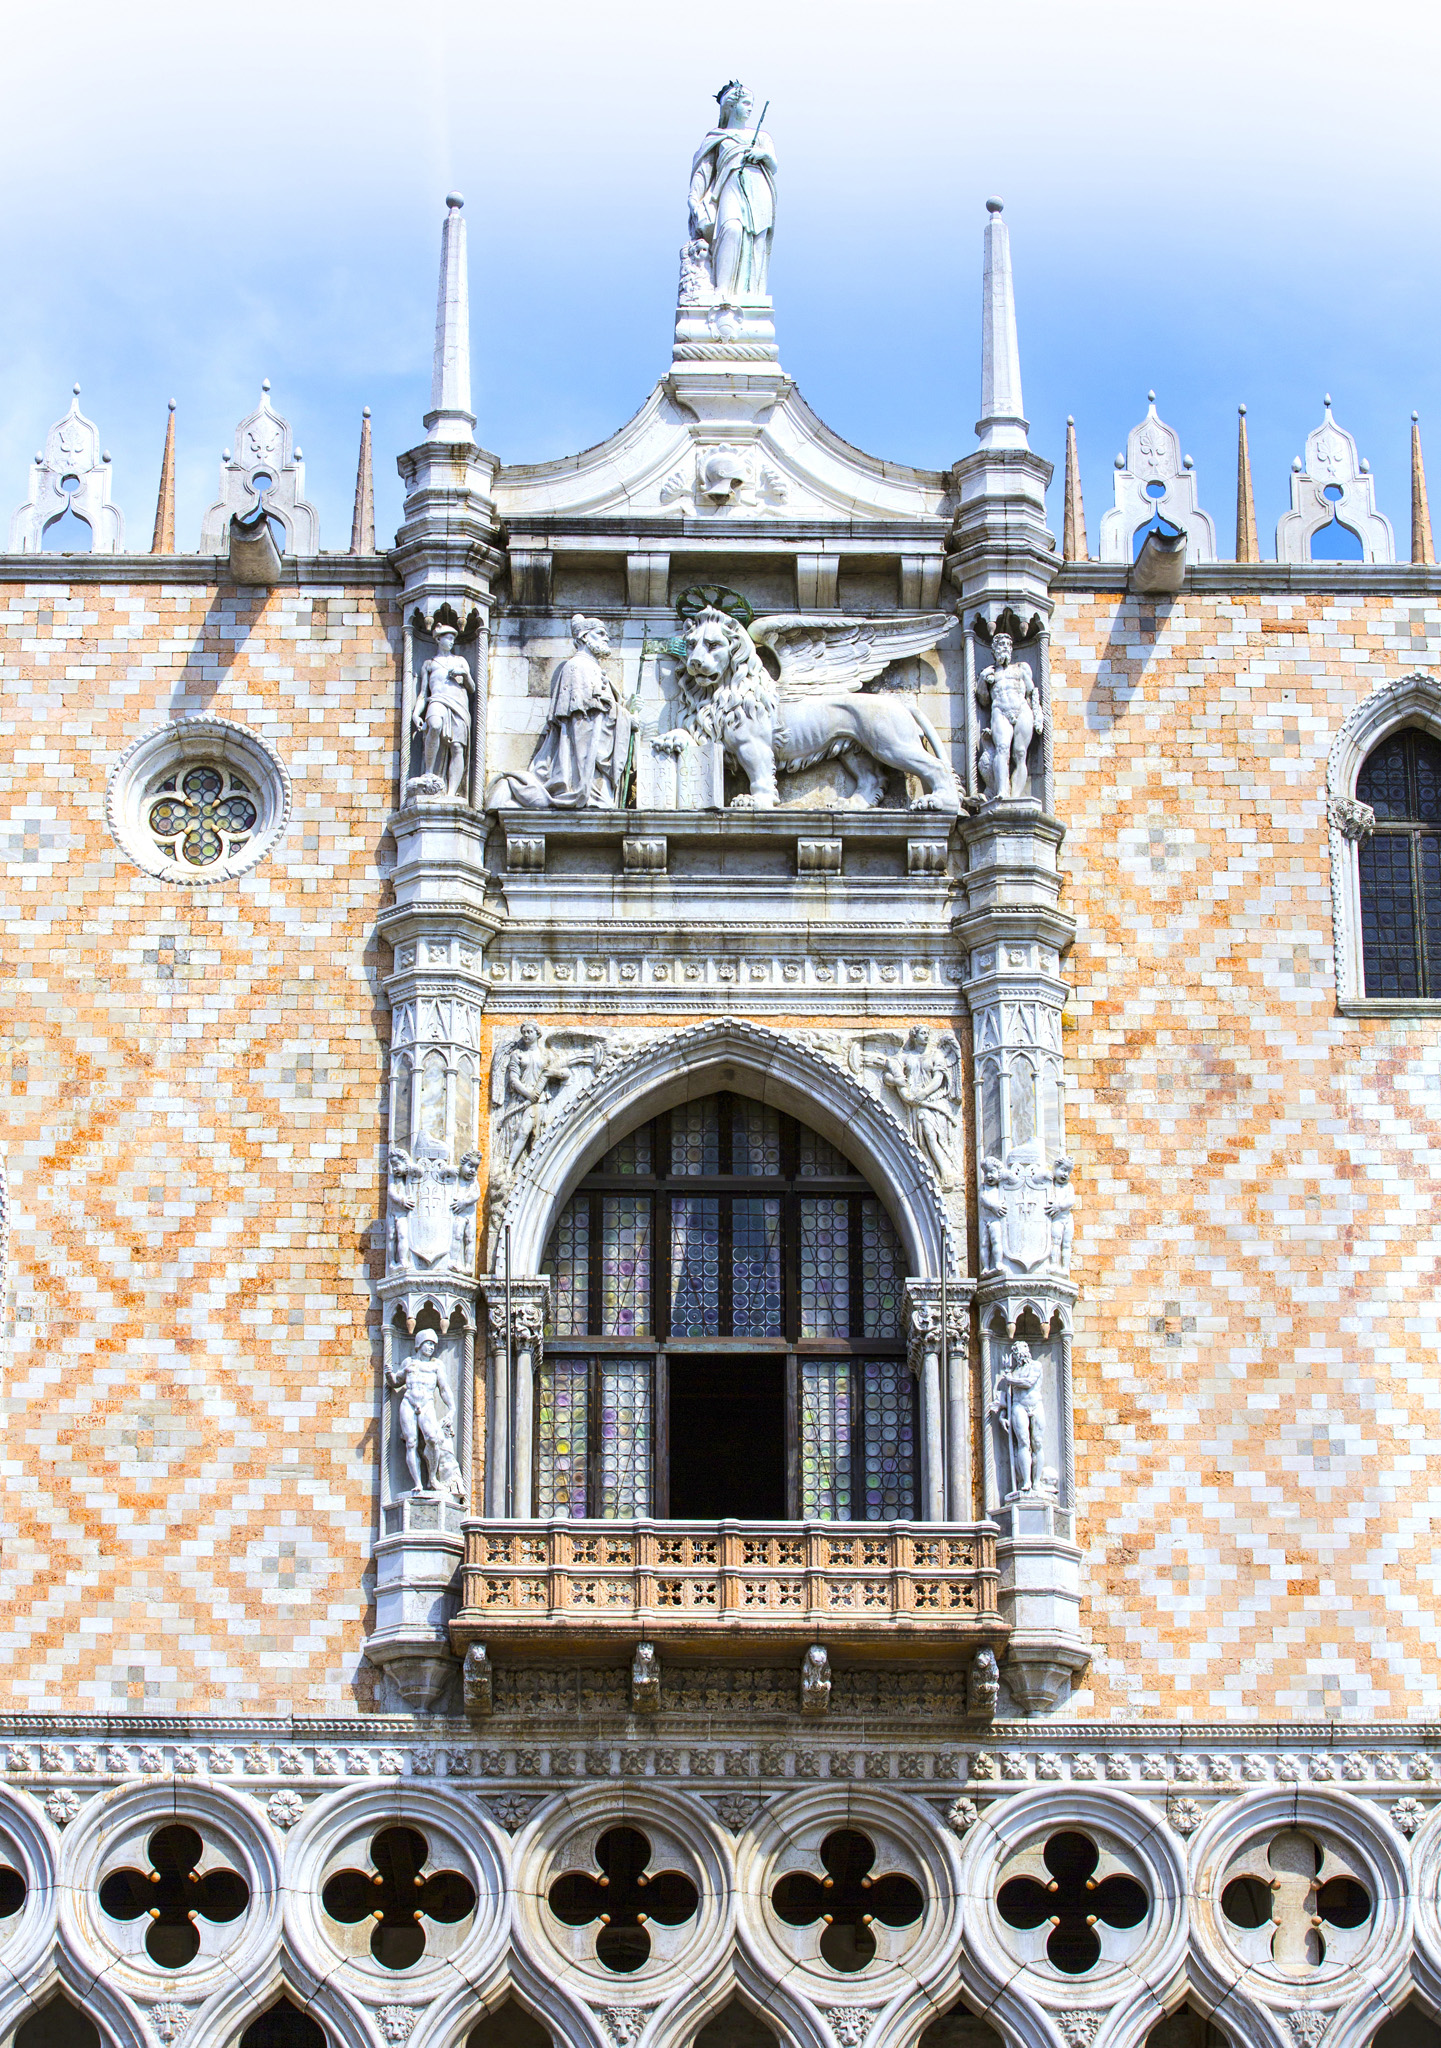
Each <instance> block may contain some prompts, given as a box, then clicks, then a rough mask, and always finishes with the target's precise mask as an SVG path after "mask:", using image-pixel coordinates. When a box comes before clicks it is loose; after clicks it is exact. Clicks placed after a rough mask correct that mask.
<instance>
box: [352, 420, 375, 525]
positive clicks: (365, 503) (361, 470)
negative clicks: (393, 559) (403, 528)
mask: <svg viewBox="0 0 1441 2048" xmlns="http://www.w3.org/2000/svg"><path fill="white" fill-rule="evenodd" d="M350 552H351V553H352V554H353V555H373V554H374V553H375V479H374V476H373V474H372V472H371V466H370V407H369V406H366V408H365V410H364V411H363V412H362V414H361V416H360V459H359V461H358V462H357V463H356V465H355V510H354V512H353V513H352V514H351V519H350Z"/></svg>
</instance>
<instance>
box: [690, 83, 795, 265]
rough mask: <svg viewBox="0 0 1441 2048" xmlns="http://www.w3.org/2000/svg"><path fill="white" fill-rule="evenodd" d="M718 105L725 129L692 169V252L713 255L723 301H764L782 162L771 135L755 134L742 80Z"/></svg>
mask: <svg viewBox="0 0 1441 2048" xmlns="http://www.w3.org/2000/svg"><path fill="white" fill-rule="evenodd" d="M716 105H717V106H718V107H719V108H720V122H719V125H718V126H717V127H715V128H712V130H711V132H710V134H709V135H707V137H706V139H705V141H704V142H703V143H702V144H701V146H700V148H699V149H698V150H697V151H696V155H695V162H694V163H693V164H692V166H691V174H690V235H691V240H690V247H691V249H693V250H694V249H696V245H697V244H701V245H703V246H704V247H705V248H706V249H707V250H708V251H709V257H710V282H711V288H712V290H713V291H714V293H715V296H716V297H717V298H718V299H763V298H765V297H766V295H767V292H768V290H769V284H768V279H769V273H770V261H771V239H772V237H773V235H774V233H775V223H776V160H775V155H774V152H773V151H772V149H771V140H770V137H769V136H768V135H767V134H766V132H765V130H764V129H763V128H762V127H761V126H760V124H759V123H757V124H756V126H755V127H754V128H752V126H751V97H750V94H749V93H748V92H747V91H746V89H745V87H744V86H743V85H742V84H741V82H740V80H739V79H738V78H733V79H731V80H730V82H729V83H728V84H726V85H723V86H722V87H721V89H720V91H719V92H718V93H717V94H716ZM762 119H764V115H762ZM697 253H699V252H698V251H697Z"/></svg>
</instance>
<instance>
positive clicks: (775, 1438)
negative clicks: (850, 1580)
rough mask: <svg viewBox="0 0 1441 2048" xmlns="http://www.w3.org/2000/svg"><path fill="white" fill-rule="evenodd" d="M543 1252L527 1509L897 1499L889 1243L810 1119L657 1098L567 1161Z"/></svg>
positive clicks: (910, 1390)
mask: <svg viewBox="0 0 1441 2048" xmlns="http://www.w3.org/2000/svg"><path fill="white" fill-rule="evenodd" d="M544 1270H545V1272H546V1273H548V1274H549V1276H550V1280H551V1300H550V1312H549V1321H548V1326H547V1333H546V1347H545V1356H544V1359H543V1362H542V1364H541V1367H540V1370H539V1371H538V1373H537V1376H536V1382H537V1384H536V1415H535V1443H536V1460H535V1473H536V1477H535V1494H534V1502H533V1512H534V1513H536V1514H537V1515H541V1516H550V1515H568V1516H573V1517H597V1518H602V1519H614V1518H628V1517H631V1516H641V1515H661V1516H666V1517H687V1518H695V1519H697V1520H717V1519H721V1518H722V1517H727V1516H731V1517H736V1518H740V1519H766V1520H780V1519H788V1520H797V1519H800V1518H801V1517H807V1518H811V1517H814V1518H817V1519H823V1520H828V1521H850V1520H854V1521H890V1520H899V1519H902V1518H907V1517H910V1516H912V1515H913V1514H914V1513H915V1503H916V1492H917V1478H916V1467H917V1456H918V1437H917V1425H916V1413H915V1389H914V1383H913V1380H912V1378H911V1374H910V1372H909V1370H908V1367H907V1364H906V1355H905V1350H906V1347H905V1342H904V1339H903V1336H902V1325H901V1306H902V1293H903V1290H904V1284H905V1262H904V1257H903V1254H902V1251H901V1247H900V1242H899V1240H898V1238H897V1236H896V1233H895V1230H894V1228H893V1226H892V1224H891V1221H890V1218H889V1216H888V1215H887V1214H886V1211H885V1207H884V1205H883V1204H882V1203H881V1202H880V1201H879V1199H878V1198H877V1197H876V1195H875V1194H873V1193H872V1191H871V1190H870V1188H869V1187H868V1186H867V1184H866V1182H865V1181H864V1179H863V1178H862V1177H861V1175H860V1174H859V1173H858V1172H857V1171H856V1169H855V1168H854V1166H852V1164H851V1162H850V1161H849V1159H847V1158H846V1157H845V1155H844V1154H843V1153H842V1152H841V1151H840V1150H839V1149H838V1148H837V1147H836V1146H834V1145H833V1144H831V1143H830V1142H829V1140H827V1139H825V1138H822V1137H821V1136H820V1135H819V1134H818V1133H816V1132H814V1131H812V1130H809V1129H808V1128H807V1127H806V1126H805V1125H803V1124H800V1123H798V1122H796V1121H795V1119H793V1118H792V1117H789V1116H785V1115H782V1114H781V1113H780V1112H778V1111H777V1110H774V1109H771V1108H769V1107H767V1106H766V1105H764V1104H761V1103H758V1102H754V1101H751V1100H750V1099H749V1098H747V1097H743V1096H737V1095H730V1094H719V1095H712V1096H707V1097H705V1098H704V1099H703V1100H700V1101H696V1102H690V1103H686V1104H683V1105H682V1106H681V1107H679V1108H677V1109H673V1110H669V1111H667V1112H665V1113H664V1114H663V1115H661V1116H658V1117H655V1118H653V1119H652V1120H651V1121H650V1122H648V1123H645V1124H642V1125H640V1126H639V1127H638V1128H637V1129H636V1130H634V1131H632V1132H631V1133H630V1134H629V1136H627V1137H626V1138H623V1139H622V1140H621V1141H620V1142H619V1143H618V1144H616V1145H614V1146H613V1147H612V1148H611V1150H610V1151H609V1152H608V1153H606V1155H605V1157H604V1158H603V1159H601V1160H600V1161H599V1162H598V1163H597V1165H596V1166H595V1168H594V1169H593V1170H592V1171H591V1172H590V1173H589V1174H588V1175H587V1176H586V1177H585V1179H584V1180H583V1181H582V1182H581V1184H580V1186H579V1188H577V1190H576V1192H575V1193H574V1195H573V1196H572V1197H571V1199H570V1201H569V1202H568V1203H567V1204H566V1205H565V1208H564V1209H563V1210H562V1212H561V1214H560V1216H559V1217H558V1219H557V1221H556V1225H555V1228H554V1230H553V1231H552V1233H551V1239H550V1243H549V1245H548V1247H547V1250H546V1256H545V1260H544Z"/></svg>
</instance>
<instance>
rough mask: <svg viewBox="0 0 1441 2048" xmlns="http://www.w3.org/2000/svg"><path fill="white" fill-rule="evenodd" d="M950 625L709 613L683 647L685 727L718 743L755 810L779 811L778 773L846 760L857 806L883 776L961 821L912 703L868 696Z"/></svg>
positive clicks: (939, 619) (939, 753) (949, 781)
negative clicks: (888, 671)
mask: <svg viewBox="0 0 1441 2048" xmlns="http://www.w3.org/2000/svg"><path fill="white" fill-rule="evenodd" d="M954 623H955V622H954V620H953V619H951V617H950V616H949V615H948V614H947V613H945V612H931V613H927V614H925V615H924V616H923V617H921V618H918V619H917V618H911V619H898V620H895V621H890V620H885V621H881V620H874V619H846V618H836V617H832V618H807V617H801V616H799V615H796V614H792V613H789V612H781V613H777V614H776V615H775V616H773V617H771V618H765V619H756V620H755V621H753V623H752V624H751V626H750V628H749V630H747V628H746V627H744V626H743V625H741V624H740V622H739V620H737V619H732V618H728V617H727V616H726V614H725V613H724V612H720V611H717V610H715V609H714V608H713V607H711V606H707V607H706V609H705V610H704V611H700V612H697V613H696V615H695V617H694V618H692V619H689V620H688V621H687V622H686V625H685V628H684V631H683V633H682V634H681V636H680V646H681V648H682V650H683V651H682V652H681V654H680V656H679V660H680V671H679V681H680V687H681V692H682V695H683V698H684V701H685V707H686V716H685V723H686V724H687V726H688V727H689V728H690V730H691V731H692V732H695V733H698V734H700V735H701V736H702V737H703V738H705V739H718V740H720V741H721V742H722V743H723V745H724V747H725V750H726V753H727V754H728V755H729V756H730V757H731V759H732V760H733V761H734V762H736V764H737V765H738V766H739V767H740V768H741V769H742V770H743V771H744V773H745V776H746V780H747V781H748V782H749V784H750V795H749V797H741V798H737V803H739V804H748V805H751V806H753V807H754V808H755V809H756V810H771V809H773V808H774V807H775V804H776V802H777V801H778V795H779V792H778V789H777V786H776V774H777V771H778V770H779V769H791V770H794V769H797V768H809V767H811V766H813V765H814V764H815V763H816V762H817V761H825V760H828V759H830V758H832V757H834V756H837V755H843V756H844V757H845V759H846V765H847V767H848V768H849V769H850V771H851V773H852V775H853V776H854V777H855V781H856V789H857V792H858V794H859V795H860V796H861V797H862V798H863V799H864V800H865V801H866V802H867V803H872V804H874V803H877V802H879V801H880V798H881V796H882V795H883V794H884V790H885V777H884V775H883V774H882V773H881V772H880V771H881V770H883V769H886V768H893V769H898V770H899V771H900V772H901V773H902V774H903V775H913V776H915V778H916V780H917V781H918V782H919V783H920V785H921V791H922V794H921V795H920V796H919V797H918V798H917V799H916V807H917V808H918V809H924V810H936V811H954V810H957V809H959V799H958V795H957V788H956V778H955V775H954V773H953V772H952V770H951V767H950V765H949V763H948V762H947V759H946V754H945V749H944V747H943V746H942V744H941V740H940V737H939V735H938V734H937V732H936V729H935V727H934V726H933V725H932V724H931V722H930V720H929V719H928V718H927V717H926V715H925V713H924V712H923V711H921V710H920V709H919V708H918V707H917V706H916V705H914V704H912V703H911V702H910V701H909V699H907V698H905V697H900V696H894V695H891V694H889V693H882V692H871V691H867V690H866V689H865V685H866V684H867V683H870V682H874V680H875V679H876V677H878V676H879V675H880V674H881V672H882V670H884V669H885V668H887V667H888V666H889V665H890V663H891V662H893V661H901V660H904V659H905V658H906V657H907V656H908V655H913V654H923V653H925V652H927V650H929V649H930V648H932V647H934V646H935V645H936V643H937V641H938V640H940V639H941V637H942V636H943V635H944V634H945V633H947V632H948V631H949V630H950V628H951V627H952V625H953V624H954Z"/></svg>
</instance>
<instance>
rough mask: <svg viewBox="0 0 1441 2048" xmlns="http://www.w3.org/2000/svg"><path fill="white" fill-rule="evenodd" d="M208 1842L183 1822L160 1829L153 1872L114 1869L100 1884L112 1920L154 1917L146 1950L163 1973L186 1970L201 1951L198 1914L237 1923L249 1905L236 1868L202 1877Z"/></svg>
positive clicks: (153, 1843) (152, 1853) (153, 1840)
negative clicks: (202, 1861)
mask: <svg viewBox="0 0 1441 2048" xmlns="http://www.w3.org/2000/svg"><path fill="white" fill-rule="evenodd" d="M204 1853H205V1844H204V1842H203V1841H202V1840H201V1838H200V1836H199V1834H198V1833H197V1832H196V1830H195V1829H194V1828H191V1827H186V1826H185V1824H184V1823H183V1822H181V1821H176V1822H172V1823H171V1824H170V1825H169V1826H168V1827H163V1828H157V1829H156V1831H155V1833H154V1834H153V1835H152V1836H151V1837H150V1843H149V1848H148V1850H147V1854H148V1855H149V1857H150V1868H149V1870H136V1869H133V1868H130V1869H125V1870H112V1871H111V1873H110V1875H109V1876H108V1877H106V1878H104V1879H102V1881H101V1885H100V1906H101V1910H102V1911H103V1912H106V1913H108V1914H109V1915H110V1917H111V1919H112V1920H138V1919H139V1918H140V1916H141V1914H142V1913H145V1914H148V1915H149V1916H150V1926H149V1928H148V1929H147V1930H146V1935H145V1952H146V1954H147V1955H148V1956H149V1958H150V1960H151V1962H152V1963H159V1964H160V1966H161V1968H162V1969H165V1970H183V1969H184V1967H185V1965H186V1964H187V1963H188V1962H191V1961H193V1960H194V1957H195V1955H196V1953H197V1951H198V1950H199V1947H200V1931H199V1929H198V1928H197V1926H196V1924H195V1923H196V1918H197V1916H198V1917H199V1918H200V1919H202V1920H211V1921H215V1922H218V1923H224V1922H227V1921H231V1920H238V1919H239V1918H240V1915H241V1914H242V1913H243V1912H244V1911H245V1909H246V1907H247V1906H248V1905H249V1904H250V1886H249V1885H248V1884H247V1883H246V1881H245V1879H244V1878H243V1877H242V1876H241V1875H240V1873H239V1871H238V1870H228V1869H226V1868H224V1867H223V1866H222V1867H220V1868H218V1869H215V1870H207V1871H205V1872H204V1873H202V1872H201V1871H200V1870H199V1869H198V1868H197V1866H198V1864H199V1862H200V1858H201V1856H202V1855H203V1854H204Z"/></svg>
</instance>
